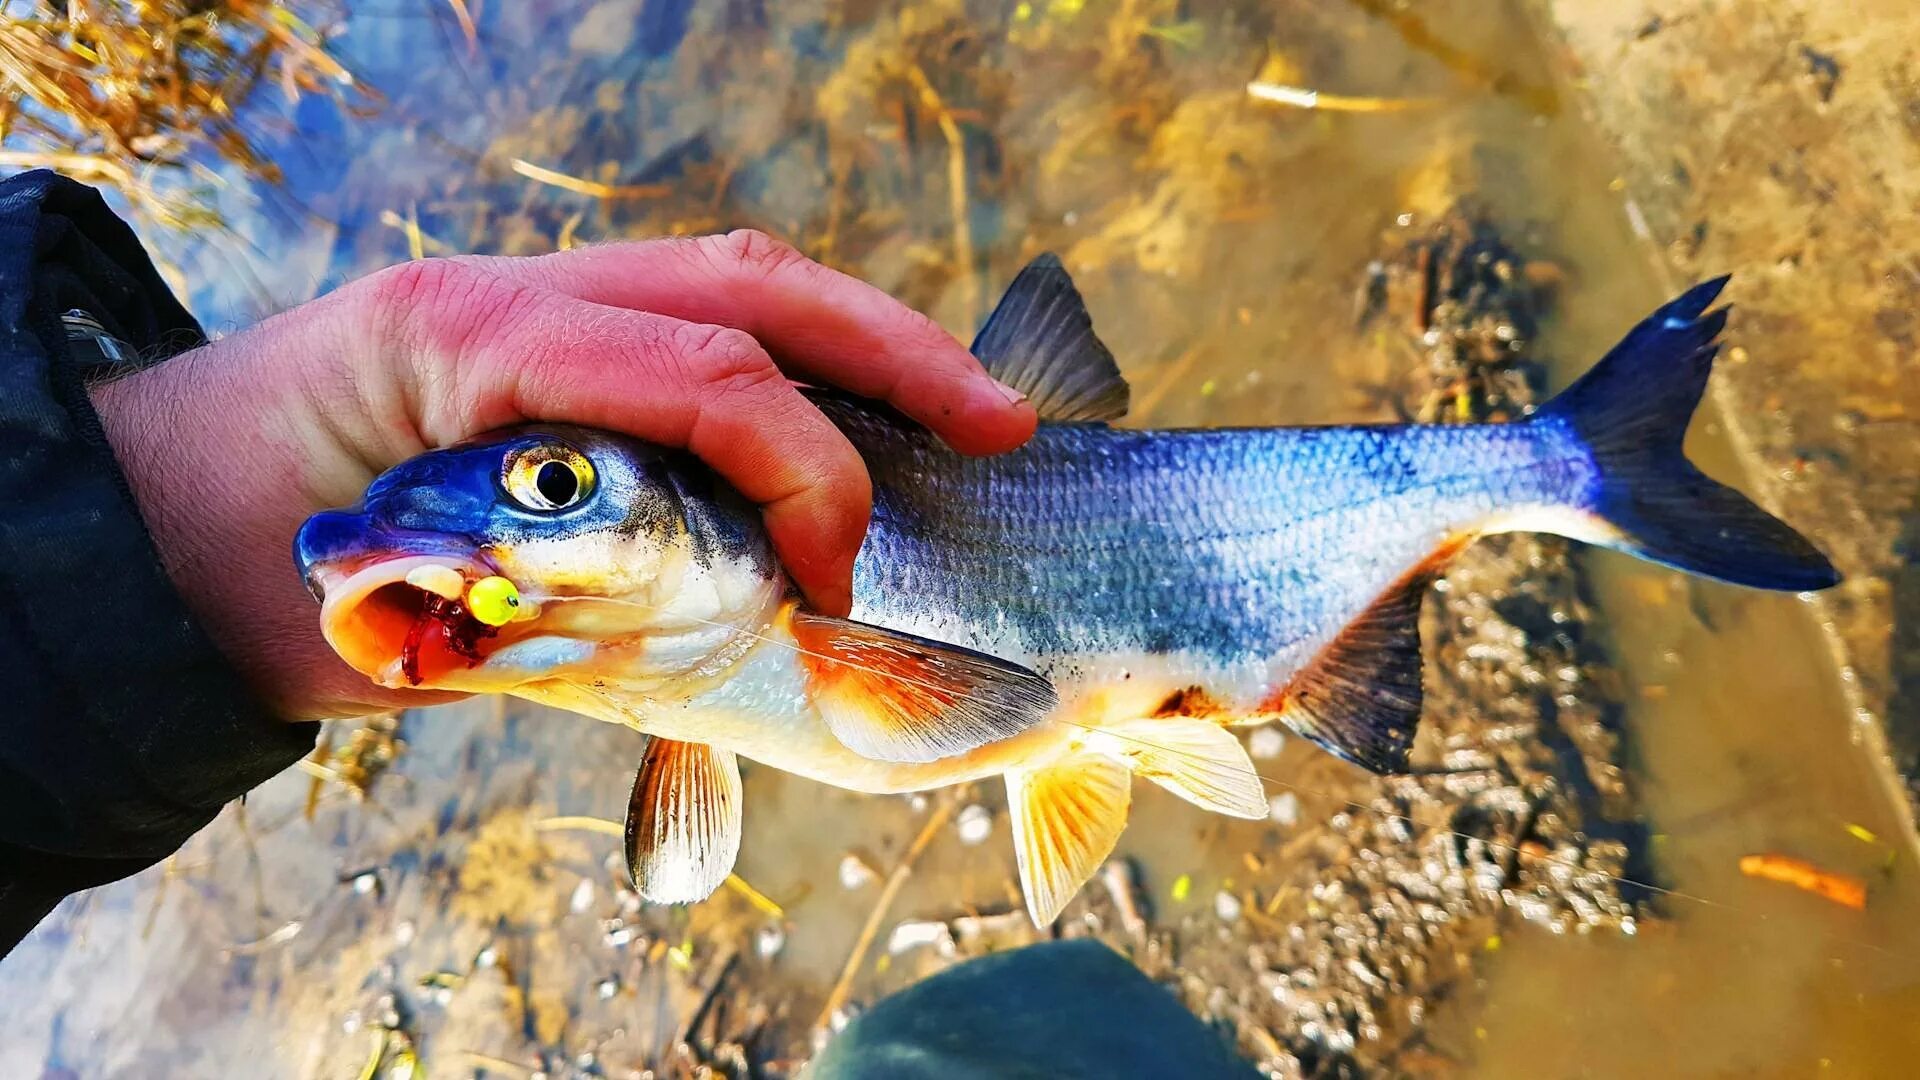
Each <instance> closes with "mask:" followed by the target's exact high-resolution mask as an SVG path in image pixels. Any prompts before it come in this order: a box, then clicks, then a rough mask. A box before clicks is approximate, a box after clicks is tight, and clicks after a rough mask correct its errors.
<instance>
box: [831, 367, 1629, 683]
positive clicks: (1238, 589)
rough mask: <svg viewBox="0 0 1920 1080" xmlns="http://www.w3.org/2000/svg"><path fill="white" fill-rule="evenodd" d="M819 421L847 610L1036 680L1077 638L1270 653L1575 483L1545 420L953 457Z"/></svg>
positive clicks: (1152, 647) (1065, 428)
mask: <svg viewBox="0 0 1920 1080" xmlns="http://www.w3.org/2000/svg"><path fill="white" fill-rule="evenodd" d="M828 411H829V414H830V415H831V416H832V417H833V418H834V419H835V420H836V422H838V423H839V424H840V425H841V427H842V430H844V431H845V432H846V433H847V434H848V436H849V438H850V439H851V440H852V441H853V443H854V445H855V447H856V448H857V449H859V450H860V452H861V454H862V456H863V457H864V458H865V459H866V460H867V462H868V466H869V469H870V470H871V472H872V474H873V479H874V518H873V524H872V526H871V528H870V530H869V532H868V538H867V542H866V546H865V547H864V548H863V549H862V551H861V554H860V558H859V560H858V561H857V562H856V564H855V568H854V603H855V617H856V618H859V619H863V620H872V621H876V622H881V623H885V624H888V625H918V624H933V625H936V626H939V627H942V628H943V629H947V630H948V632H949V633H951V634H952V635H953V636H952V637H950V638H948V639H947V640H953V641H954V642H955V643H956V644H961V645H966V646H968V647H969V648H977V649H982V650H983V651H990V652H994V653H995V654H996V655H1006V656H1009V657H1011V658H1017V659H1020V660H1022V661H1023V662H1028V663H1031V664H1032V665H1033V666H1035V668H1036V669H1037V670H1039V671H1040V672H1041V673H1042V674H1052V673H1054V672H1055V671H1057V670H1059V669H1060V668H1061V667H1062V666H1068V665H1071V664H1072V662H1073V661H1074V660H1075V659H1076V658H1078V657H1080V656H1081V655H1082V654H1083V653H1085V652H1086V651H1087V649H1088V645H1087V643H1088V642H1094V643H1097V645H1096V646H1095V647H1097V648H1098V649H1100V650H1104V651H1111V650H1116V649H1136V650H1139V651H1141V652H1145V653H1165V652H1171V651H1175V650H1189V651H1195V652H1199V653H1202V654H1204V655H1207V656H1211V657H1213V658H1215V659H1217V660H1219V661H1220V662H1222V663H1233V662H1237V661H1244V660H1248V659H1267V658H1272V657H1279V656H1281V655H1282V654H1284V653H1286V652H1287V651H1288V650H1289V649H1291V648H1292V647H1294V646H1297V645H1299V644H1301V643H1303V642H1317V641H1321V640H1324V639H1325V638H1326V637H1327V636H1328V635H1329V634H1330V633H1331V632H1332V631H1334V630H1337V629H1338V628H1339V627H1340V626H1342V625H1344V624H1345V623H1346V622H1347V621H1348V620H1349V619H1351V618H1352V617H1353V616H1354V615H1355V614H1357V613H1358V612H1359V611H1361V610H1362V609H1364V608H1365V607H1366V606H1367V605H1368V604H1369V603H1371V602H1372V601H1373V600H1374V599H1375V598H1376V597H1377V596H1378V594H1379V593H1380V591H1381V589H1382V588H1383V587H1384V586H1385V584H1386V582H1387V581H1389V580H1391V578H1392V577H1393V576H1394V575H1395V574H1396V573H1398V572H1399V571H1401V570H1404V569H1405V568H1407V567H1409V566H1411V565H1413V564H1414V563H1416V562H1417V561H1418V560H1419V558H1420V557H1421V556H1422V555H1424V554H1425V553H1426V552H1428V551H1431V550H1433V548H1434V547H1435V546H1436V545H1437V544H1438V543H1439V542H1440V541H1441V540H1442V539H1443V538H1444V537H1446V536H1447V535H1449V534H1451V533H1455V532H1460V531H1465V530H1470V529H1471V528H1472V527H1473V526H1474V525H1475V524H1476V523H1477V522H1478V521H1480V520H1481V519H1483V518H1485V517H1486V516H1488V515H1489V514H1490V513H1492V512H1493V511H1495V510H1496V509H1500V508H1510V507H1518V506H1526V505H1556V506H1557V505H1565V504H1567V503H1569V502H1572V501H1574V500H1576V499H1577V498H1578V497H1579V496H1580V492H1581V490H1582V488H1583V486H1584V485H1586V484H1588V483H1590V482H1591V478H1592V476H1593V474H1594V470H1593V465H1592V461H1591V458H1590V457H1589V456H1587V455H1586V454H1585V453H1584V451H1582V449H1581V448H1580V446H1579V445H1578V443H1577V441H1576V440H1574V439H1573V438H1572V436H1571V434H1570V433H1569V432H1567V431H1566V430H1565V429H1564V426H1562V425H1559V424H1556V423H1551V422H1548V423H1540V424H1512V425H1481V426H1459V427H1426V426H1395V427H1350V428H1338V427H1330V428H1309V429H1250V430H1249V429H1240V430H1233V429H1226V430H1196V431H1134V430H1127V429H1119V428H1111V427H1107V426H1105V425H1100V424H1063V425H1052V424H1047V425H1042V426H1041V428H1040V430H1039V431H1038V432H1037V433H1036V434H1035V436H1034V439H1033V440H1032V441H1031V442H1030V443H1029V444H1028V445H1027V446H1026V447H1025V448H1023V449H1021V450H1018V451H1015V452H1014V453H1011V454H1007V455H1002V456H997V457H992V458H969V457H963V456H961V455H958V454H955V453H953V452H951V451H949V450H946V449H945V448H943V447H941V446H939V445H938V444H937V443H935V442H934V441H933V440H931V439H930V438H929V437H928V436H927V435H926V434H925V432H924V431H922V430H920V429H917V428H912V427H908V426H906V425H904V424H898V423H893V422H890V421H889V420H888V419H887V418H885V417H881V416H876V415H875V414H874V413H873V412H871V411H870V410H869V409H866V408H860V407H857V406H854V407H848V406H842V405H839V404H836V403H833V402H831V401H829V402H828ZM1092 477H1097V478H1098V480H1097V482H1089V478H1092ZM1280 674H1284V672H1281V673H1280Z"/></svg>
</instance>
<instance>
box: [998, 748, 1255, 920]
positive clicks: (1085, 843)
mask: <svg viewBox="0 0 1920 1080" xmlns="http://www.w3.org/2000/svg"><path fill="white" fill-rule="evenodd" d="M1078 742H1079V745H1077V746H1076V747H1075V748H1074V749H1073V750H1072V751H1070V752H1068V753H1067V754H1066V755H1064V756H1063V757H1060V758H1058V759H1056V760H1055V761H1053V762H1052V763H1051V764H1048V765H1046V766H1044V767H1042V768H1038V769H1013V770H1009V771H1008V773H1007V776H1006V779H1007V805H1008V807H1009V809H1010V810H1011V812H1012V816H1013V849H1014V854H1015V856H1016V857H1017V859H1018V862H1019V864H1020V889H1021V891H1022V892H1023V893H1025V894H1026V899H1027V914H1029V915H1031V916H1032V917H1033V923H1034V925H1035V926H1040V927H1045V926H1047V925H1048V924H1050V923H1052V922H1053V920H1054V919H1055V918H1057V917H1058V916H1059V914H1060V909H1061V908H1064V907H1066V906H1067V901H1069V900H1071V899H1073V897H1074V894H1075V893H1077V892H1079V891H1080V886H1082V885H1084V884H1086V883H1087V879H1088V878H1091V877H1092V876H1093V873H1094V871H1096V870H1098V869H1099V868H1100V864H1101V863H1103V862H1105V861H1106V858H1107V856H1108V855H1110V854H1112V853H1113V847H1114V845H1115V844H1116V843H1118V842H1119V840H1120V833H1121V830H1123V829H1125V828H1126V825H1127V808H1128V806H1129V805H1131V804H1132V801H1133V790H1132V788H1133V778H1132V774H1134V773H1138V774H1139V775H1141V776H1143V777H1145V778H1147V779H1148V780H1151V781H1153V782H1154V783H1156V784H1159V785H1160V786H1161V787H1163V788H1166V789H1167V790H1168V791H1171V792H1173V793H1174V794H1175V795H1178V796H1180V797H1181V798H1183V799H1185V800H1187V801H1188V802H1190V803H1193V804H1194V805H1195V806H1199V807H1201V808H1203V809H1207V810H1213V811H1216V812H1218V813H1222V814H1227V815H1229V816H1232V817H1240V818H1253V819H1258V818H1263V817H1265V816H1266V815H1267V798H1266V792H1265V789H1264V788H1263V787H1262V785H1261V783H1260V775H1259V774H1258V773H1257V772H1255V771H1254V768H1253V761H1252V759H1251V758H1249V757H1248V756H1247V751H1246V748H1245V747H1244V746H1242V745H1240V740H1239V739H1238V738H1237V737H1235V736H1234V734H1233V733H1232V732H1230V731H1228V730H1227V729H1225V728H1223V727H1221V726H1220V725H1219V724H1218V723H1216V722H1215V721H1213V720H1208V719H1201V718H1196V717H1185V716H1174V717H1152V718H1146V719H1140V720H1127V721H1120V722H1114V723H1108V724H1102V725H1100V726H1098V727H1089V728H1087V729H1086V732H1085V737H1084V738H1083V739H1081V740H1078Z"/></svg>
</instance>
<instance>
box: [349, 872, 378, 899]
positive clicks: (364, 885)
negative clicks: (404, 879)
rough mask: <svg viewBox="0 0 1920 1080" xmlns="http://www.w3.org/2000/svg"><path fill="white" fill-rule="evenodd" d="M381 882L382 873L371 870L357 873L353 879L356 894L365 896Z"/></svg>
mask: <svg viewBox="0 0 1920 1080" xmlns="http://www.w3.org/2000/svg"><path fill="white" fill-rule="evenodd" d="M379 884H380V875H378V874H376V873H374V872H373V871H371V870H369V871H367V872H366V873H364V874H358V875H355V877H354V879H353V892H354V895H356V896H365V895H367V894H368V893H370V892H372V891H373V890H374V888H375V887H376V886H378V885H379Z"/></svg>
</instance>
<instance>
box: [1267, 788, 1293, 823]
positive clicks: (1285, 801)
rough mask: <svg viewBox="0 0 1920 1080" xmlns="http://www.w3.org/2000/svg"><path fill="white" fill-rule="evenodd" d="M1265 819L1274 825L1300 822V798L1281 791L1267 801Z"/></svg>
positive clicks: (1291, 793)
mask: <svg viewBox="0 0 1920 1080" xmlns="http://www.w3.org/2000/svg"><path fill="white" fill-rule="evenodd" d="M1267 818H1268V819H1269V820H1271V821H1272V822H1273V823H1274V824H1275V825H1292V824H1294V823H1295V822H1297V821H1299V820H1300V796H1298V795H1295V794H1294V793H1293V792H1291V791H1283V792H1281V793H1280V794H1278V795H1275V796H1274V797H1273V798H1271V799H1268V800H1267Z"/></svg>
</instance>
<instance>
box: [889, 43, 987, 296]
mask: <svg viewBox="0 0 1920 1080" xmlns="http://www.w3.org/2000/svg"><path fill="white" fill-rule="evenodd" d="M907 77H908V78H909V79H911V80H912V81H913V88H914V90H915V91H916V92H918V93H919V95H920V107H921V108H923V109H926V110H927V111H928V112H930V113H932V114H933V118H934V122H935V123H937V124H939V125H940V134H941V135H943V136H945V138H946V140H947V197H948V201H949V202H950V204H951V205H952V208H953V261H954V262H956V263H958V264H959V265H960V296H961V302H962V303H963V304H965V305H966V313H965V317H966V325H967V326H969V327H971V326H972V325H973V324H974V322H975V321H976V320H978V319H979V318H980V281H979V279H978V277H977V275H976V274H975V272H974V266H973V227H972V225H971V224H970V223H969V221H968V214H969V211H968V209H967V142H966V139H965V138H964V137H963V136H962V135H961V134H960V125H959V124H957V123H955V122H954V119H953V112H952V110H950V109H948V108H947V103H946V102H945V101H943V100H941V98H940V92H939V91H938V90H935V89H934V88H933V83H931V82H929V81H927V73H926V72H925V71H924V70H922V69H921V67H920V65H919V64H914V65H912V66H910V67H908V68H907Z"/></svg>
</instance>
